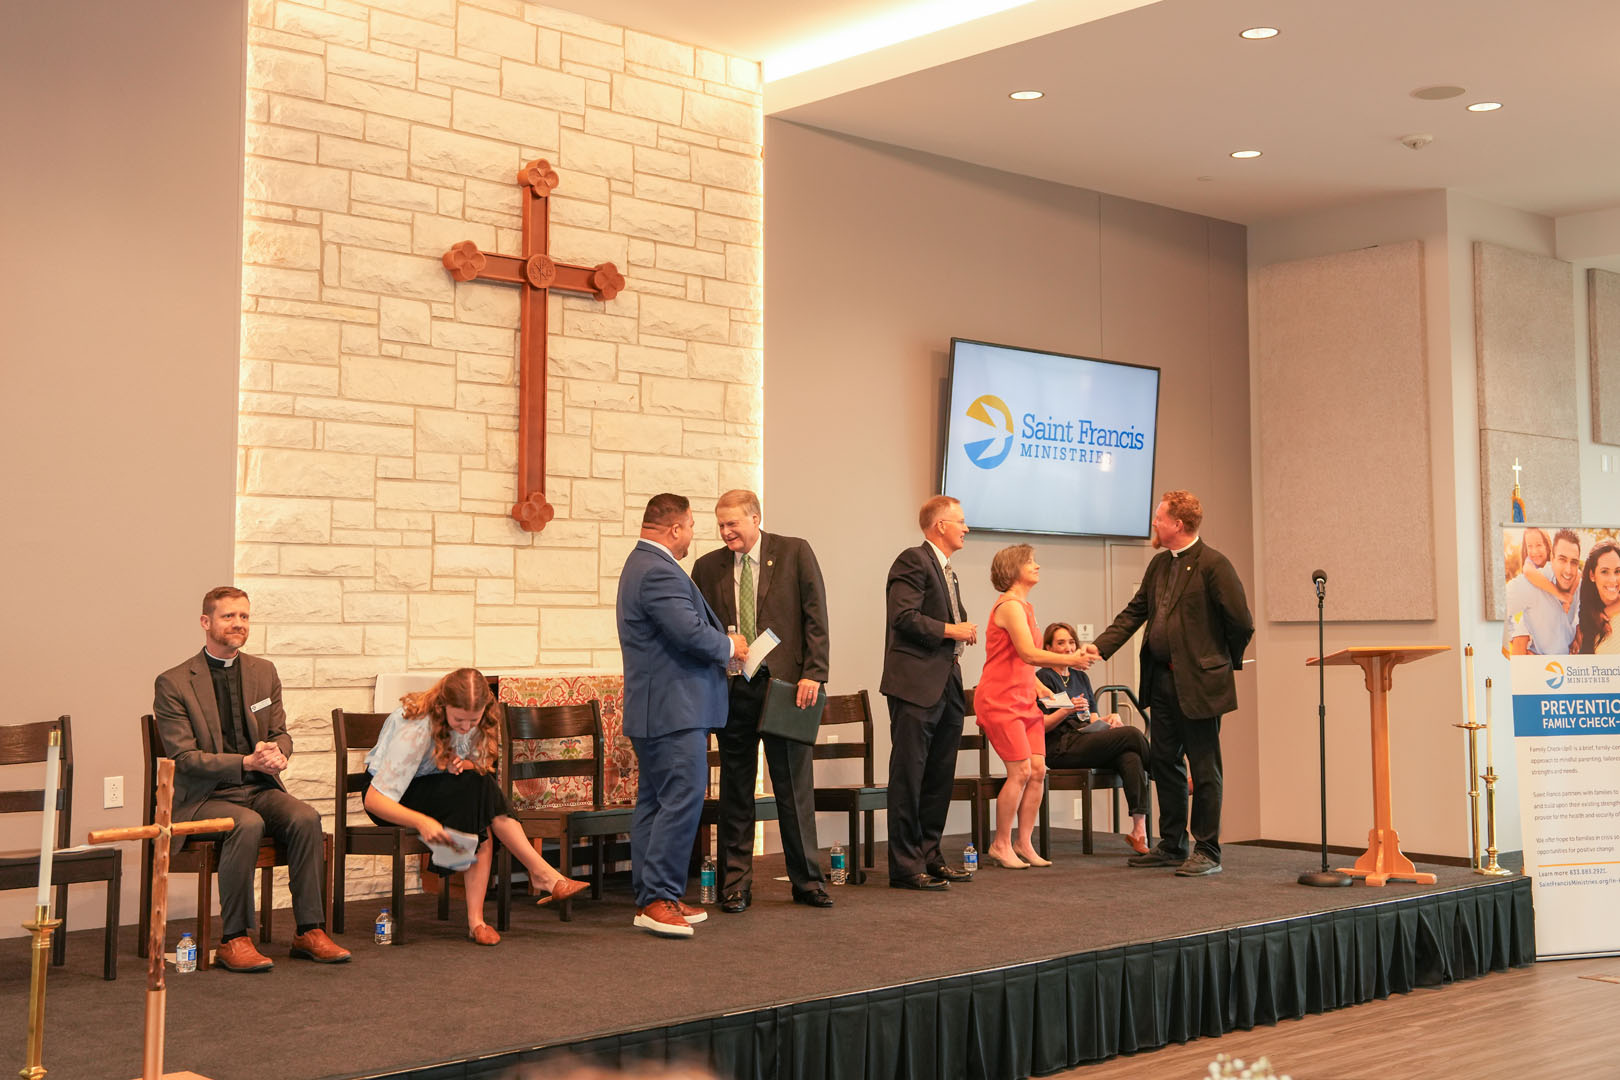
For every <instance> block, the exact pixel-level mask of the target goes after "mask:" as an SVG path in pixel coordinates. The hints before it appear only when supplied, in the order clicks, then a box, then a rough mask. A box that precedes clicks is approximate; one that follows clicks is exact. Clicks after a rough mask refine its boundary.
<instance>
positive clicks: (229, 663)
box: [203, 645, 242, 668]
mask: <svg viewBox="0 0 1620 1080" xmlns="http://www.w3.org/2000/svg"><path fill="white" fill-rule="evenodd" d="M203 655H204V656H206V657H207V658H208V666H209V667H222V668H230V667H234V666H235V665H236V656H241V655H242V654H241V653H237V654H236V656H233V657H231V658H230V659H229V660H221V659H220V658H219V657H217V656H215V655H214V654H213V653H211V652H209V651H208V646H206V645H204V646H203Z"/></svg>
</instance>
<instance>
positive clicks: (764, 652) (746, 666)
mask: <svg viewBox="0 0 1620 1080" xmlns="http://www.w3.org/2000/svg"><path fill="white" fill-rule="evenodd" d="M780 644H782V639H781V638H779V637H777V636H776V633H775V631H772V630H766V631H765V632H764V633H763V634H761V635H759V637H757V638H755V639H754V640H753V641H750V642H749V643H748V659H747V660H744V661H743V677H744V678H746V679H752V678H753V677H754V676H755V675H756V674H757V673H758V672H759V665H761V664H763V663H764V662H765V658H766V657H767V656H769V655H770V654H771V650H772V649H774V648H776V647H777V646H778V645H780Z"/></svg>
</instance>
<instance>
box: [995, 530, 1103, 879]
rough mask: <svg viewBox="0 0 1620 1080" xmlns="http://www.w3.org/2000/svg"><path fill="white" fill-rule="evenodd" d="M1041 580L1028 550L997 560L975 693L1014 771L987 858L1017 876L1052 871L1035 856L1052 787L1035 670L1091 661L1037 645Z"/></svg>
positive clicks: (1016, 548)
mask: <svg viewBox="0 0 1620 1080" xmlns="http://www.w3.org/2000/svg"><path fill="white" fill-rule="evenodd" d="M1040 580H1041V567H1040V564H1039V563H1037V562H1036V561H1035V549H1034V548H1032V547H1030V546H1029V545H1028V544H1015V545H1013V546H1012V547H1008V548H1002V549H1001V550H1000V551H998V552H996V557H995V558H994V559H992V560H991V561H990V583H991V584H992V585H994V586H995V587H996V588H997V589H998V590H1000V591H1001V595H1000V596H998V597H997V598H996V603H995V606H994V607H993V608H991V610H990V620H989V624H988V625H989V629H988V630H987V631H986V633H985V643H984V651H985V659H984V673H983V674H982V675H980V676H979V685H978V688H977V689H975V690H974V692H973V710H974V720H975V721H976V722H977V723H978V725H979V727H980V729H982V730H983V731H984V734H985V737H986V738H988V739H989V740H990V745H991V746H992V747H994V748H995V751H996V753H997V755H999V756H1000V758H1001V760H1002V761H1004V762H1005V763H1006V765H1007V782H1006V783H1005V784H1003V785H1002V788H1001V794H1000V795H998V796H997V797H996V836H995V839H994V840H992V841H991V843H990V848H989V850H988V851H986V852H985V854H986V855H987V856H988V857H989V858H990V860H991V861H992V862H995V863H998V864H1000V865H1001V866H1004V867H1007V868H1008V869H1010V870H1024V869H1028V868H1029V867H1030V866H1050V865H1052V864H1051V863H1050V862H1049V861H1048V860H1046V859H1043V858H1041V857H1040V856H1039V855H1037V854H1036V853H1035V846H1034V844H1033V843H1031V840H1030V836H1031V833H1032V832H1033V831H1034V828H1035V819H1036V817H1037V816H1038V815H1039V813H1040V809H1041V791H1042V788H1043V786H1044V784H1045V781H1046V723H1045V718H1044V717H1043V716H1042V715H1041V710H1040V706H1039V705H1038V704H1037V703H1036V691H1037V684H1036V681H1035V669H1036V668H1037V667H1049V668H1053V669H1056V670H1062V671H1067V670H1068V669H1069V668H1071V667H1079V668H1084V667H1085V666H1086V664H1087V663H1088V662H1089V661H1087V660H1086V658H1085V657H1084V656H1083V655H1080V654H1076V653H1070V654H1063V653H1055V652H1048V651H1046V650H1045V649H1042V648H1040V647H1039V645H1037V644H1036V643H1037V641H1038V640H1039V638H1040V630H1039V628H1038V624H1037V623H1036V622H1035V609H1034V607H1032V606H1031V605H1030V603H1029V590H1031V589H1033V588H1034V587H1035V585H1036V584H1037V583H1038V582H1039V581H1040ZM1015 817H1016V818H1017V822H1018V835H1017V838H1016V839H1015V838H1014V837H1013V833H1012V829H1013V820H1014V818H1015Z"/></svg>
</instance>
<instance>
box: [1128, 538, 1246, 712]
mask: <svg viewBox="0 0 1620 1080" xmlns="http://www.w3.org/2000/svg"><path fill="white" fill-rule="evenodd" d="M1172 578H1173V580H1172ZM1164 589H1169V590H1170V592H1171V601H1170V604H1171V606H1170V612H1169V620H1170V625H1169V627H1168V628H1167V629H1168V631H1169V638H1170V647H1171V656H1170V666H1171V668H1172V674H1173V675H1174V677H1175V683H1176V698H1177V699H1178V700H1179V701H1180V703H1181V711H1182V712H1183V713H1184V714H1185V715H1187V716H1191V717H1211V716H1220V715H1222V714H1223V713H1229V712H1231V711H1232V710H1234V709H1236V708H1237V683H1236V680H1234V679H1233V677H1232V675H1233V672H1234V671H1236V670H1237V669H1238V668H1240V667H1242V666H1243V650H1244V649H1245V648H1247V647H1248V644H1249V639H1250V638H1252V637H1253V636H1254V616H1253V615H1251V614H1250V613H1249V602H1248V600H1247V599H1246V598H1245V597H1244V595H1243V582H1241V581H1239V580H1238V576H1237V571H1236V570H1234V569H1232V564H1231V563H1230V562H1228V561H1227V558H1226V556H1225V555H1222V554H1221V553H1220V552H1218V551H1216V550H1215V549H1214V548H1212V547H1210V546H1209V545H1208V544H1206V543H1204V542H1203V541H1202V540H1199V541H1198V542H1196V543H1195V544H1193V546H1192V547H1190V548H1188V549H1187V553H1186V554H1185V555H1183V556H1182V557H1181V558H1180V559H1177V558H1175V557H1174V556H1173V555H1172V554H1171V553H1170V552H1169V551H1161V552H1159V554H1157V555H1156V556H1154V558H1153V561H1152V562H1150V563H1149V564H1148V568H1147V573H1146V574H1144V575H1143V576H1142V586H1141V588H1139V589H1137V590H1136V595H1135V596H1134V597H1132V598H1131V602H1130V603H1129V604H1126V605H1125V610H1124V611H1121V612H1120V613H1119V617H1118V618H1116V619H1115V620H1114V622H1113V625H1112V626H1110V627H1109V628H1108V629H1107V630H1104V631H1103V632H1102V634H1100V635H1099V636H1098V638H1097V642H1096V644H1097V651H1098V652H1100V653H1102V655H1103V657H1104V658H1105V659H1106V658H1107V657H1110V656H1112V655H1114V653H1116V652H1118V651H1119V648H1120V646H1122V645H1124V644H1125V642H1127V641H1128V640H1130V637H1131V635H1132V634H1134V633H1135V632H1136V630H1137V627H1140V626H1143V625H1149V624H1150V623H1151V621H1152V619H1153V616H1154V613H1155V612H1156V611H1158V607H1159V595H1160V592H1161V590H1164ZM1149 629H1150V630H1151V629H1152V627H1151V625H1149ZM1147 641H1148V636H1147V634H1143V635H1142V686H1141V690H1140V694H1141V699H1142V701H1143V703H1144V704H1148V703H1149V702H1150V698H1149V696H1148V693H1149V688H1150V687H1151V686H1152V682H1153V674H1154V664H1153V660H1154V657H1153V654H1152V653H1151V652H1149V651H1148V645H1147ZM1150 707H1151V706H1150Z"/></svg>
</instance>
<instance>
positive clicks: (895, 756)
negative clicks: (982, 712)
mask: <svg viewBox="0 0 1620 1080" xmlns="http://www.w3.org/2000/svg"><path fill="white" fill-rule="evenodd" d="M888 702H889V880H891V881H894V880H897V879H900V878H907V877H913V876H915V875H917V874H925V873H927V872H928V868H929V867H930V866H940V865H943V864H944V863H945V862H946V860H945V857H944V856H943V855H942V854H941V853H940V850H939V838H940V836H941V835H943V834H944V832H945V816H946V814H948V813H949V812H950V809H951V785H952V783H953V781H954V780H955V779H956V750H957V746H958V744H959V743H960V742H961V740H962V712H963V709H964V707H965V700H964V698H963V694H962V669H961V668H960V667H957V666H954V665H953V666H952V668H951V675H950V678H949V679H947V680H946V682H945V693H944V694H942V695H941V696H940V699H939V700H938V701H936V702H934V703H933V704H932V705H927V706H923V705H914V704H912V703H911V702H909V701H903V700H901V699H900V698H897V697H889V698H888Z"/></svg>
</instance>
